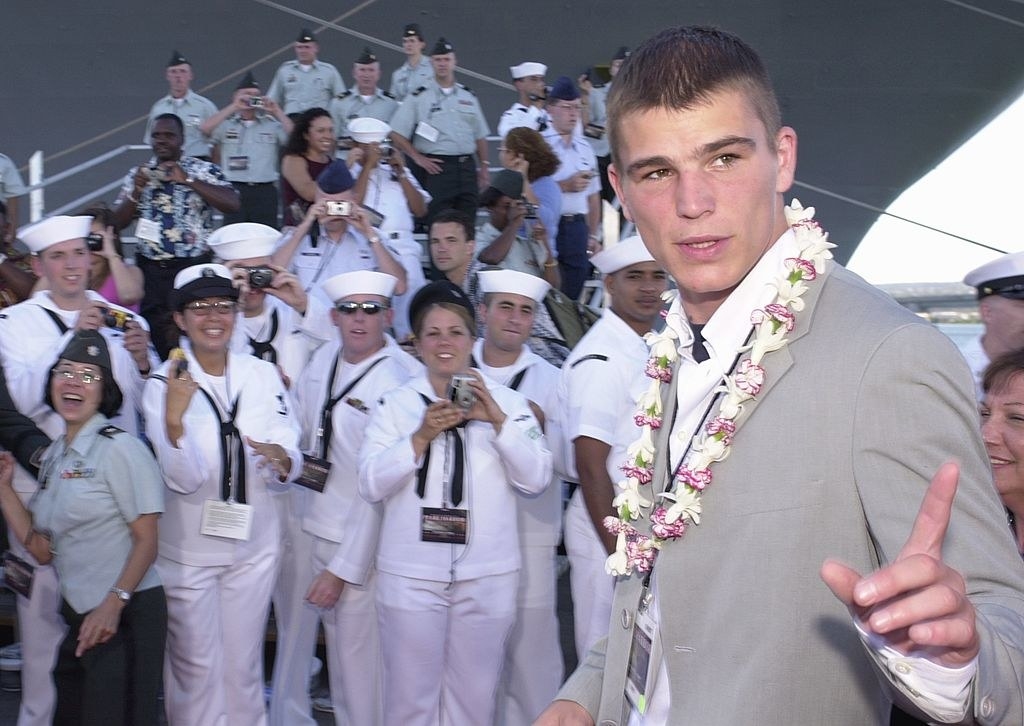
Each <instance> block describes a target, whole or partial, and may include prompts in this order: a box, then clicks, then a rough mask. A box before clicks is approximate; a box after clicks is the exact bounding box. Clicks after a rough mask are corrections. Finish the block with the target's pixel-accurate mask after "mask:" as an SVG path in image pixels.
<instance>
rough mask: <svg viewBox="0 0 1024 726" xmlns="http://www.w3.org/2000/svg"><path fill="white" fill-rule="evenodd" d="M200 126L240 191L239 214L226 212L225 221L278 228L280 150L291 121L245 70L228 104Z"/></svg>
mask: <svg viewBox="0 0 1024 726" xmlns="http://www.w3.org/2000/svg"><path fill="white" fill-rule="evenodd" d="M200 128H201V129H202V132H203V133H204V134H205V135H206V136H207V137H208V138H210V139H212V140H213V144H214V147H213V157H214V163H216V164H217V165H218V166H220V168H221V170H222V171H223V172H224V176H225V177H226V178H227V180H228V181H230V182H231V183H232V184H233V185H234V187H235V189H237V190H238V196H239V200H240V201H241V207H240V208H239V210H238V211H237V212H228V213H225V214H224V224H235V223H236V222H258V223H260V224H265V225H267V226H270V227H277V226H278V224H277V205H278V194H277V179H278V175H279V172H280V148H281V147H282V146H284V143H285V142H286V141H287V140H288V134H290V133H291V131H292V120H291V119H290V118H288V117H287V116H286V115H285V113H284V111H283V110H282V108H281V107H280V106H279V105H278V104H277V102H276V101H275V100H274V99H272V98H268V97H266V96H262V95H260V85H259V83H257V82H256V79H255V78H254V77H253V75H252V72H249V73H247V74H246V76H245V78H243V79H242V80H241V81H240V82H239V84H238V87H237V88H236V89H235V93H234V95H233V96H232V98H231V103H229V104H228V105H227V106H225V107H224V108H222V109H221V110H220V111H218V112H217V113H216V114H214V115H213V116H211V117H210V118H208V119H207V120H206V121H204V122H203V124H202V126H201V127H200Z"/></svg>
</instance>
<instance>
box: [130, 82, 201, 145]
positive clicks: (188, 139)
mask: <svg viewBox="0 0 1024 726" xmlns="http://www.w3.org/2000/svg"><path fill="white" fill-rule="evenodd" d="M165 113H173V114H174V115H175V116H177V117H178V118H180V119H181V124H182V126H184V127H185V139H184V142H183V143H182V146H181V155H182V157H185V156H202V157H206V158H209V156H210V140H209V139H208V138H206V137H205V136H203V132H202V131H200V130H199V126H200V125H201V124H202V123H203V121H205V120H206V119H208V118H210V117H211V116H213V115H215V114H216V113H217V106H216V105H215V104H214V103H213V101H211V100H210V99H208V98H207V97H206V96H200V95H199V94H198V93H196V92H195V91H192V90H190V91H189V92H188V93H186V94H185V95H184V96H183V97H181V98H175V97H174V96H172V95H170V94H167V95H166V96H164V97H163V98H161V99H160V100H159V101H157V102H156V103H154V104H153V107H152V108H151V109H150V110H149V121H147V122H146V133H145V134H144V135H143V137H142V143H144V144H148V143H150V136H149V135H150V133H151V132H152V131H153V121H154V120H155V119H156V117H157V116H159V115H161V114H165Z"/></svg>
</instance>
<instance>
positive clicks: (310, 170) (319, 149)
mask: <svg viewBox="0 0 1024 726" xmlns="http://www.w3.org/2000/svg"><path fill="white" fill-rule="evenodd" d="M336 143H337V142H336V139H335V138H334V122H333V121H332V120H331V114H330V113H328V112H327V110H326V109H323V108H319V107H314V108H310V109H306V110H305V111H303V112H302V113H301V114H300V115H299V118H298V119H297V120H296V121H295V126H294V128H292V132H291V133H290V134H289V135H288V142H287V143H286V144H285V146H284V156H282V157H281V201H282V202H283V206H284V225H285V226H286V227H294V226H295V225H297V224H299V223H300V222H301V221H302V220H303V218H304V217H305V216H306V210H307V209H309V206H310V205H311V204H312V203H313V200H314V199H315V198H316V178H317V177H318V176H320V172H322V171H323V170H324V169H326V168H327V166H328V165H329V164H330V163H331V161H332V160H333V159H334V149H335V145H336Z"/></svg>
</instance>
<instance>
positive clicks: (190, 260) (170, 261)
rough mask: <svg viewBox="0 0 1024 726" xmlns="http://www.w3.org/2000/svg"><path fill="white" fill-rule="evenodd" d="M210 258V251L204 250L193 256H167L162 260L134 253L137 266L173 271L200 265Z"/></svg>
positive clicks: (211, 258)
mask: <svg viewBox="0 0 1024 726" xmlns="http://www.w3.org/2000/svg"><path fill="white" fill-rule="evenodd" d="M211 260H213V254H212V253H210V252H204V253H202V254H201V255H196V256H195V257H167V258H165V259H162V260H154V259H153V258H151V257H144V256H142V255H139V254H136V255H135V264H136V265H138V266H139V267H158V268H160V269H161V270H175V271H177V270H184V269H185V268H186V267H191V266H192V265H201V264H203V263H205V262H210V261H211Z"/></svg>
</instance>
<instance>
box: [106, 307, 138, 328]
mask: <svg viewBox="0 0 1024 726" xmlns="http://www.w3.org/2000/svg"><path fill="white" fill-rule="evenodd" d="M130 320H135V316H134V315H132V314H131V313H129V312H126V311H124V310H114V309H113V308H103V324H104V325H106V326H107V327H108V328H113V329H114V330H119V331H121V332H122V333H123V332H124V331H125V328H126V327H127V326H128V321H130Z"/></svg>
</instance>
